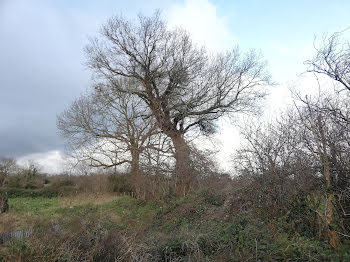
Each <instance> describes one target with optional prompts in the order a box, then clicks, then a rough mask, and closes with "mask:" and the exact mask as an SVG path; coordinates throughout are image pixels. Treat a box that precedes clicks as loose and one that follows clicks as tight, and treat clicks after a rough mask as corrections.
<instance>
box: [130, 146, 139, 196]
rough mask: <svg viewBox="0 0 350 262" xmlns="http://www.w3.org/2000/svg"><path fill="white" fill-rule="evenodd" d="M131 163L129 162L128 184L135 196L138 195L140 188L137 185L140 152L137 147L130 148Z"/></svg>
mask: <svg viewBox="0 0 350 262" xmlns="http://www.w3.org/2000/svg"><path fill="white" fill-rule="evenodd" d="M130 151H131V163H130V177H129V181H130V185H131V188H132V191H133V192H134V193H135V196H136V197H137V196H138V195H140V188H139V187H138V183H137V182H138V178H137V177H138V175H139V171H140V152H139V150H138V149H137V148H131V150H130Z"/></svg>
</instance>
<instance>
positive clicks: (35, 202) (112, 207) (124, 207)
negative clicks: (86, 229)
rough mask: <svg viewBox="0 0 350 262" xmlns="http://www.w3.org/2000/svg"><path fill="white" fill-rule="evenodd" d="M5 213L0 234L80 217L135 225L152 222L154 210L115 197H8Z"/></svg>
mask: <svg viewBox="0 0 350 262" xmlns="http://www.w3.org/2000/svg"><path fill="white" fill-rule="evenodd" d="M9 206H10V209H9V212H7V213H5V214H3V215H2V216H1V219H0V233H7V232H12V231H17V230H22V229H28V228H33V227H35V226H37V225H45V224H59V223H60V220H61V219H63V218H67V217H72V216H79V215H82V214H87V213H90V214H94V215H96V216H100V217H109V218H111V219H112V220H113V221H116V222H118V223H119V224H122V225H125V223H124V222H125V221H127V220H129V222H128V223H127V224H135V223H136V224H137V222H138V221H139V222H140V221H141V217H142V222H145V221H147V220H150V219H152V217H153V215H154V214H155V213H156V212H157V210H156V209H157V207H156V206H155V205H152V204H147V205H144V206H139V208H135V206H138V205H137V200H135V199H132V198H130V197H127V196H119V197H118V196H116V195H115V194H100V195H85V194H82V195H77V196H73V197H54V198H10V199H9Z"/></svg>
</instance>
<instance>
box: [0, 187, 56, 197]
mask: <svg viewBox="0 0 350 262" xmlns="http://www.w3.org/2000/svg"><path fill="white" fill-rule="evenodd" d="M0 194H4V195H7V196H8V197H9V198H16V197H48V198H50V197H57V196H58V193H57V191H55V190H52V189H49V188H47V189H23V188H8V189H0Z"/></svg>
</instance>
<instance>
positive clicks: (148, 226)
mask: <svg viewBox="0 0 350 262" xmlns="http://www.w3.org/2000/svg"><path fill="white" fill-rule="evenodd" d="M179 50H181V52H180V51H179ZM86 51H87V54H88V64H89V66H90V68H91V69H92V70H93V71H94V73H95V77H96V78H95V79H94V80H95V84H94V88H95V89H94V90H93V91H92V92H91V93H90V94H88V95H86V96H84V97H82V98H80V99H78V100H77V101H75V102H74V103H73V104H72V106H71V107H70V108H69V109H68V110H66V111H65V112H64V113H63V114H62V115H60V116H59V118H58V127H59V128H60V130H61V131H62V132H63V134H64V135H65V136H66V137H67V138H68V142H69V143H71V144H72V145H73V147H72V149H74V150H75V152H77V161H78V162H79V163H80V164H82V165H83V167H86V166H90V167H94V168H98V167H104V168H107V171H106V170H105V171H104V172H103V171H102V170H101V169H95V170H94V171H95V172H92V173H91V174H90V175H87V174H85V175H77V174H74V175H64V174H62V175H57V176H47V175H45V174H41V173H40V171H39V170H38V168H37V167H36V166H35V165H33V164H32V165H30V166H29V167H27V168H20V167H18V166H17V164H16V161H15V160H12V159H7V158H6V159H5V158H4V159H2V160H1V161H0V183H1V184H0V186H1V187H0V194H1V196H2V198H1V199H3V200H4V201H3V203H5V201H6V205H7V201H8V204H9V210H8V211H7V210H6V212H4V213H3V214H1V216H0V218H1V219H0V232H4V233H6V232H11V231H16V230H21V229H33V233H32V234H31V235H30V236H29V237H27V238H23V239H15V238H14V239H12V240H11V241H8V242H6V243H3V244H0V245H1V246H0V261H62V262H63V261H126V262H128V261H134V262H138V261H139V262H142V261H154V262H156V261H169V262H171V261H174V262H175V261H350V252H349V248H350V239H349V238H350V219H349V214H350V190H349V188H350V179H349V178H350V163H349V159H350V136H349V134H350V132H349V131H350V130H349V126H350V107H349V101H350V100H349V98H350V88H349V79H350V75H349V72H350V70H349V57H350V49H349V42H347V41H345V40H344V43H343V40H342V39H341V34H339V33H336V34H334V35H332V36H331V37H330V38H328V39H327V38H326V39H325V41H324V42H323V43H322V47H321V48H317V49H316V55H315V58H314V59H311V60H309V61H307V62H306V64H307V65H308V69H307V71H308V72H311V73H313V74H315V75H316V77H319V75H324V76H326V77H327V79H328V80H331V81H333V82H332V83H334V90H328V92H327V93H326V92H319V94H318V95H317V96H310V95H303V94H301V93H300V92H296V91H294V92H293V99H294V100H293V101H294V106H293V107H291V108H289V109H288V110H287V111H285V112H283V113H282V114H281V116H280V117H278V118H277V119H276V120H275V121H271V122H259V121H255V122H254V123H252V124H246V125H245V126H244V128H243V129H242V131H241V133H242V137H243V140H242V141H241V147H240V148H239V149H238V150H237V151H236V152H235V154H234V155H233V163H234V169H233V170H232V173H231V174H223V173H222V172H220V171H219V170H218V169H217V167H216V165H215V163H214V162H213V159H212V158H211V155H212V154H213V152H211V151H201V150H199V149H198V148H196V146H195V145H194V143H193V144H192V143H191V142H189V141H190V138H191V139H192V138H194V137H195V136H196V135H197V133H196V132H195V131H198V130H199V131H201V132H200V133H199V137H201V136H202V135H203V134H205V135H210V134H213V133H214V131H215V123H216V122H215V121H216V120H217V119H219V118H221V117H222V116H225V115H229V116H232V113H238V112H245V113H248V112H249V113H252V112H256V111H257V109H259V102H260V101H261V100H262V99H263V98H264V97H265V95H266V93H265V89H264V88H263V86H264V85H266V84H269V83H270V80H269V76H268V74H267V72H266V70H265V64H264V62H263V61H261V59H260V57H259V56H256V55H255V53H254V52H251V53H249V54H248V55H245V56H240V55H239V54H240V53H239V51H238V49H235V50H234V51H232V52H227V53H225V54H218V55H214V56H210V55H208V53H207V52H206V51H205V50H204V49H200V48H198V47H196V46H195V45H194V44H192V42H191V40H190V36H189V35H188V34H187V33H186V32H185V31H182V30H178V29H169V28H168V27H167V26H166V24H165V22H163V21H162V20H161V19H160V16H159V14H158V13H156V14H155V15H154V16H152V17H144V16H142V15H140V16H139V18H138V20H137V22H136V23H134V22H133V21H129V20H127V19H125V18H123V17H121V16H117V17H113V18H112V19H110V20H109V21H108V23H107V24H106V25H105V26H103V28H102V36H101V39H95V40H92V41H91V43H90V45H89V46H88V47H87V49H86ZM320 88H321V87H320ZM124 164H126V166H125V168H124V169H123V170H122V171H123V172H121V171H120V170H118V169H117V167H120V166H122V165H124ZM84 165H85V166H84Z"/></svg>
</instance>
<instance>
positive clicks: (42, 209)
mask: <svg viewBox="0 0 350 262" xmlns="http://www.w3.org/2000/svg"><path fill="white" fill-rule="evenodd" d="M9 206H10V212H11V213H15V214H29V215H31V214H33V215H53V214H57V213H58V210H59V209H60V204H59V201H58V199H57V198H41V197H38V198H29V197H24V198H10V199H9Z"/></svg>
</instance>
